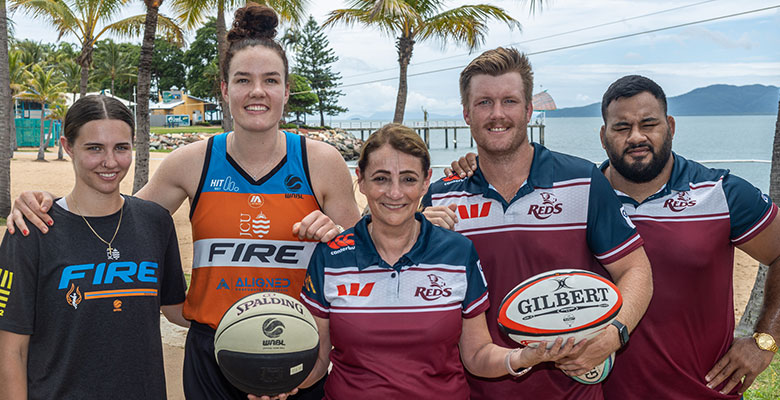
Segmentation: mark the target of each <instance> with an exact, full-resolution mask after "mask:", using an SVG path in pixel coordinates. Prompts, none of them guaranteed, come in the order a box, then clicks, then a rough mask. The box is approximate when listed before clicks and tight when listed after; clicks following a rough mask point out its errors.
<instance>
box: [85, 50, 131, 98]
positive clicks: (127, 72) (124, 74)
mask: <svg viewBox="0 0 780 400" xmlns="http://www.w3.org/2000/svg"><path fill="white" fill-rule="evenodd" d="M95 59H96V60H99V61H98V63H97V67H96V68H95V76H94V79H96V80H97V81H98V82H103V81H105V80H109V81H111V95H112V96H115V95H116V90H114V84H115V83H116V82H117V81H119V82H128V81H132V80H134V79H136V77H137V76H138V67H137V66H135V65H132V64H130V62H129V60H128V56H127V54H125V52H123V51H122V48H121V47H120V46H119V45H117V44H116V43H114V41H113V40H111V39H107V40H103V41H100V42H98V44H97V47H96V48H95Z"/></svg>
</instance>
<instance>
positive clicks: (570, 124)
mask: <svg viewBox="0 0 780 400" xmlns="http://www.w3.org/2000/svg"><path fill="white" fill-rule="evenodd" d="M775 120H776V116H774V115H759V116H723V117H677V118H676V121H677V129H676V133H675V136H674V144H673V147H672V148H673V150H674V151H675V152H677V153H678V154H680V155H682V156H684V157H686V158H688V159H691V160H696V161H706V162H705V165H707V166H709V167H712V168H725V169H729V170H731V172H732V173H733V174H736V175H739V176H740V177H742V178H745V179H746V180H748V181H749V182H751V183H752V184H753V185H755V186H757V187H758V188H760V189H761V190H762V191H764V192H767V191H768V190H769V169H770V163H769V161H770V160H771V158H772V140H773V137H774V132H775ZM334 122H336V121H334ZM344 122H345V124H344V126H345V127H346V126H348V124H349V123H352V126H366V127H368V126H376V127H378V126H380V125H381V123H380V122H379V121H344ZM418 122H419V121H406V123H407V124H409V125H414V124H415V123H418ZM358 123H360V124H362V125H358ZM439 123H442V122H441V121H439ZM369 124H371V125H369ZM450 124H456V123H455V122H454V121H452V122H450ZM457 124H458V125H460V124H463V125H465V123H463V122H462V121H460V122H458V123H457ZM601 124H602V121H601V118H547V120H546V121H545V146H547V147H548V148H550V149H552V150H556V151H560V152H563V153H568V154H572V155H576V156H579V157H582V158H585V159H588V160H591V161H593V162H594V163H601V162H602V161H603V160H604V159H605V158H606V155H605V154H604V150H603V149H602V148H601V142H600V141H599V129H600V128H601ZM334 125H338V123H334ZM367 133H368V132H366V134H367ZM355 135H356V136H358V137H359V136H360V133H359V132H357V133H355ZM430 138H431V139H430V142H431V158H432V160H431V161H432V163H433V164H434V165H449V163H450V162H451V161H453V160H455V159H457V158H458V157H460V156H461V155H463V154H465V153H466V152H468V151H470V150H471V151H476V148H469V132H468V130H466V129H458V137H457V139H458V149H453V140H454V138H453V132H452V129H449V138H448V139H449V142H450V143H449V148H448V149H445V146H444V130H443V129H432V130H431V136H430ZM533 139H534V141H537V142H538V141H539V137H538V131H536V130H535V131H534V138H533ZM723 160H739V161H731V162H719V161H723ZM742 160H753V161H749V162H748V161H742ZM350 164H354V163H350ZM441 176H442V170H441V169H440V168H434V178H435V179H438V178H439V177H441Z"/></svg>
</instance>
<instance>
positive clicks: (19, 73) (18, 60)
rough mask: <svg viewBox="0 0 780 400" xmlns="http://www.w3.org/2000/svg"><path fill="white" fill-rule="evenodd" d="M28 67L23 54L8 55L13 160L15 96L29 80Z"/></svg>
mask: <svg viewBox="0 0 780 400" xmlns="http://www.w3.org/2000/svg"><path fill="white" fill-rule="evenodd" d="M26 71H27V66H25V65H24V63H23V62H22V53H21V52H20V51H18V50H13V51H10V52H9V53H8V72H9V76H10V82H11V84H10V89H11V95H10V96H9V97H8V109H9V110H10V115H9V116H10V121H11V141H10V147H9V149H8V151H9V154H10V156H11V157H12V158H13V152H14V150H16V113H14V101H15V100H14V98H13V97H14V96H16V95H17V94H18V93H19V92H21V91H22V90H24V83H25V81H26V80H27V74H26Z"/></svg>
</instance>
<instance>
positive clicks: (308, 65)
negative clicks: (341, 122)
mask: <svg viewBox="0 0 780 400" xmlns="http://www.w3.org/2000/svg"><path fill="white" fill-rule="evenodd" d="M296 47H297V49H298V51H297V53H296V54H295V68H293V71H295V73H296V74H299V75H301V76H305V77H306V78H307V79H308V80H309V82H311V88H312V90H314V91H315V92H316V93H317V100H318V101H317V106H316V107H315V108H316V110H317V111H319V113H320V126H325V114H327V115H338V114H340V113H343V112H346V111H347V109H346V108H344V107H339V105H338V100H339V97H340V96H343V95H344V93H342V92H341V91H340V90H337V89H335V87H336V86H338V83H339V80H341V75H340V74H339V73H338V72H334V71H333V70H332V68H331V64H333V63H335V62H336V61H338V60H339V58H338V56H336V54H335V53H334V52H333V49H331V48H330V43H329V42H328V38H327V37H326V36H325V34H324V33H323V32H322V28H321V27H320V26H319V25H317V21H315V20H314V17H311V16H309V21H308V22H307V23H306V25H304V27H303V29H302V30H301V31H300V34H299V35H298V39H297V42H296ZM296 92H297V91H293V93H296Z"/></svg>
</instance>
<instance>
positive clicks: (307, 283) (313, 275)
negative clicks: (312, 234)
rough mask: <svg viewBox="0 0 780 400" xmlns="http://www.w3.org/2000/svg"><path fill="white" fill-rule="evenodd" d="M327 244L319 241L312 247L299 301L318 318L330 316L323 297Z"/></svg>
mask: <svg viewBox="0 0 780 400" xmlns="http://www.w3.org/2000/svg"><path fill="white" fill-rule="evenodd" d="M326 250H327V244H325V243H319V244H317V247H316V248H315V249H314V254H312V256H311V259H310V260H309V267H308V269H307V270H306V278H305V279H304V280H303V288H302V289H301V301H302V302H303V305H305V306H306V308H308V309H309V311H310V312H311V313H312V315H314V316H316V317H319V318H328V317H329V316H330V303H328V301H327V300H326V299H325V290H324V281H325V251H326Z"/></svg>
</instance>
